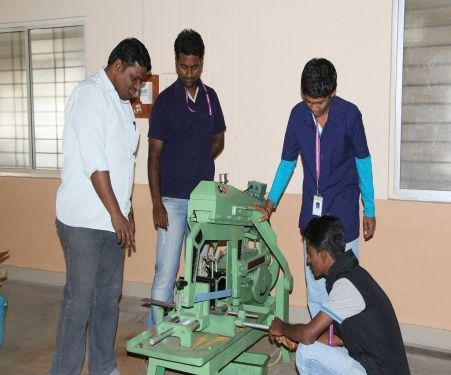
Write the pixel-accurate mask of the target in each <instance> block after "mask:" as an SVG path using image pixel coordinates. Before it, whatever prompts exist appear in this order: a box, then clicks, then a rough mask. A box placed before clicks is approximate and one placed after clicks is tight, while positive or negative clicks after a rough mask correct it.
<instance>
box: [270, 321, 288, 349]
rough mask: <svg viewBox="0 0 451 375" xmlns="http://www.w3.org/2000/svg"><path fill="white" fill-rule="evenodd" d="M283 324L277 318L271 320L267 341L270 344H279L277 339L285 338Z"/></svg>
mask: <svg viewBox="0 0 451 375" xmlns="http://www.w3.org/2000/svg"><path fill="white" fill-rule="evenodd" d="M283 326H284V322H282V321H281V320H280V319H279V318H278V317H277V316H276V317H275V318H274V319H273V321H272V323H271V326H270V327H269V341H271V342H272V343H277V344H278V343H279V340H280V339H279V337H281V336H285V335H284V332H283Z"/></svg>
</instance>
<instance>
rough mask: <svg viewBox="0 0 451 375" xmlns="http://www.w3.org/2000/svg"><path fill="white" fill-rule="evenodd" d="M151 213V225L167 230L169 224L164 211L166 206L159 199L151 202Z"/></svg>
mask: <svg viewBox="0 0 451 375" xmlns="http://www.w3.org/2000/svg"><path fill="white" fill-rule="evenodd" d="M152 213H153V226H154V227H155V229H158V228H161V229H164V230H167V229H168V226H169V220H168V213H167V212H166V208H165V207H164V204H163V202H162V201H161V200H160V201H159V202H158V201H157V202H154V203H153V210H152Z"/></svg>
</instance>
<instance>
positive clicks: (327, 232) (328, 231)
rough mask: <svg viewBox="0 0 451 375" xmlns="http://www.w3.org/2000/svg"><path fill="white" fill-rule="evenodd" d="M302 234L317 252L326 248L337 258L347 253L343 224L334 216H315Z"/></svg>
mask: <svg viewBox="0 0 451 375" xmlns="http://www.w3.org/2000/svg"><path fill="white" fill-rule="evenodd" d="M302 235H303V236H304V238H305V239H306V240H307V242H308V243H309V244H310V245H311V246H313V247H314V248H315V250H316V251H317V252H319V251H320V250H325V251H327V252H328V253H329V254H330V256H331V257H332V258H334V259H335V260H337V259H338V258H340V257H341V256H342V255H343V254H344V253H345V248H346V240H345V233H344V229H343V225H342V224H341V221H340V219H338V218H336V217H334V216H321V217H314V218H313V219H312V220H310V222H309V223H308V225H307V228H305V229H304V231H303V232H302Z"/></svg>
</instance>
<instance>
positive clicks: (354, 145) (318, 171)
mask: <svg viewBox="0 0 451 375" xmlns="http://www.w3.org/2000/svg"><path fill="white" fill-rule="evenodd" d="M336 88H337V73H336V71H335V67H334V66H333V64H332V63H331V62H330V61H328V60H326V59H324V58H315V59H312V60H310V61H309V62H308V63H307V64H306V65H305V67H304V70H303V72H302V77H301V95H302V99H303V101H302V102H300V103H298V104H297V105H296V106H295V107H294V108H293V109H292V111H291V115H290V118H289V121H288V126H287V130H286V133H285V140H284V144H283V150H282V160H281V162H280V164H279V167H278V169H277V172H276V176H275V178H274V182H273V185H272V187H271V191H270V193H269V195H268V199H267V201H266V202H265V205H264V206H256V207H255V208H257V209H259V210H260V211H261V212H262V217H261V220H267V219H269V217H270V216H271V213H272V211H273V210H274V208H275V207H276V206H277V204H278V202H279V200H280V198H281V196H282V194H283V192H284V190H285V188H286V186H287V185H288V182H289V181H290V178H291V176H292V174H293V171H294V169H295V167H296V163H297V159H298V157H299V156H300V158H301V161H302V167H303V172H304V180H303V186H302V206H301V214H300V218H299V227H300V229H301V232H302V231H303V230H304V229H305V228H306V226H307V224H308V223H309V221H310V219H311V218H312V217H314V216H322V215H332V216H336V217H338V218H339V219H340V220H341V222H342V223H343V226H344V229H345V235H346V250H349V249H352V250H353V251H354V253H355V254H356V256H357V257H358V254H359V227H360V224H359V223H360V220H359V197H360V195H362V202H363V207H364V210H363V234H364V239H365V240H366V241H367V240H369V239H371V238H372V237H373V235H374V231H375V229H376V218H375V206H374V189H373V176H372V166H371V156H370V152H369V150H368V145H367V141H366V137H365V130H364V127H363V122H362V115H361V113H360V111H359V109H358V108H357V107H356V106H355V105H354V104H352V103H350V102H348V101H346V100H344V99H342V98H340V97H338V96H336V95H335V91H336ZM304 256H305V246H304ZM305 275H306V282H307V302H308V307H309V310H310V314H311V315H312V317H314V316H315V315H316V314H317V313H318V311H319V309H320V306H321V303H322V301H323V300H324V299H325V298H326V297H327V292H326V287H325V280H324V279H323V278H321V279H319V280H316V279H315V277H314V276H313V274H312V272H311V270H310V268H309V267H307V266H306V267H305Z"/></svg>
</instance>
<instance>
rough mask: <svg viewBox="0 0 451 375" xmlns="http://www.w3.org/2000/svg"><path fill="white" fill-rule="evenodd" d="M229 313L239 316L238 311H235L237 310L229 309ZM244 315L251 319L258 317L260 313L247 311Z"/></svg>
mask: <svg viewBox="0 0 451 375" xmlns="http://www.w3.org/2000/svg"><path fill="white" fill-rule="evenodd" d="M227 315H233V316H238V313H237V312H235V311H227ZM244 316H245V317H246V318H250V319H258V315H257V314H251V313H245V314H244Z"/></svg>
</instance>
